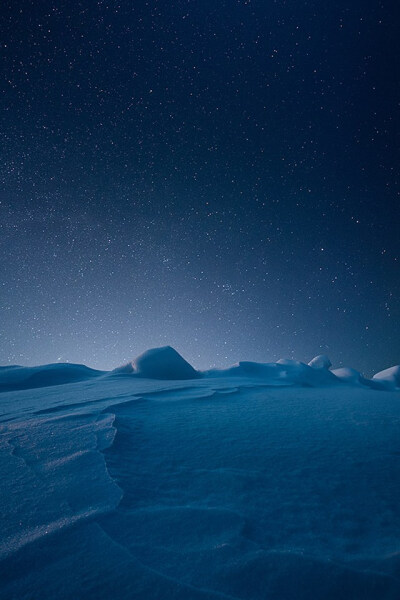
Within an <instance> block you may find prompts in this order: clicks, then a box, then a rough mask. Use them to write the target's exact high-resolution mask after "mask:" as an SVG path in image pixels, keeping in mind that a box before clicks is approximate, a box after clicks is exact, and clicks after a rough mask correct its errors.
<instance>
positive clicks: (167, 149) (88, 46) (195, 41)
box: [0, 0, 400, 374]
mask: <svg viewBox="0 0 400 600" xmlns="http://www.w3.org/2000/svg"><path fill="white" fill-rule="evenodd" d="M0 12H1V23H2V32H3V34H2V36H1V53H2V63H3V77H2V95H1V103H2V110H1V132H2V133H1V138H2V144H1V148H2V150H1V156H2V160H1V166H0V177H1V190H0V217H1V218H0V264H1V273H2V278H1V282H0V285H1V287H0V311H1V312H0V319H1V330H0V334H1V348H0V364H10V363H11V364H12V363H18V364H43V363H47V362H56V361H57V360H60V361H71V362H79V363H85V364H87V365H89V366H91V367H97V368H113V367H115V366H117V365H119V364H121V363H123V362H124V361H127V360H130V359H131V358H133V357H134V356H135V355H137V354H139V353H140V352H142V351H143V350H145V349H147V348H149V347H152V346H157V345H165V344H170V345H172V346H174V347H175V348H176V349H177V350H178V351H179V352H181V353H182V354H183V356H185V358H187V359H188V360H189V361H190V362H192V364H193V365H194V366H196V367H198V368H207V367H210V366H214V365H217V366H224V365H227V364H230V363H233V362H235V361H237V360H258V361H273V360H277V359H279V358H281V357H288V358H297V359H299V360H310V359H311V358H312V357H313V356H314V355H315V354H318V353H321V352H324V353H327V354H329V356H330V357H331V360H332V362H333V363H334V365H335V366H339V365H341V364H351V365H352V366H354V367H356V368H358V369H360V370H362V371H364V372H365V374H371V373H372V372H374V371H378V370H380V369H382V368H385V367H387V366H390V365H392V364H398V363H399V362H400V357H399V347H398V339H399V333H400V327H399V322H400V321H399V319H400V305H399V295H400V277H399V256H400V243H399V237H400V236H399V140H398V137H399V91H400V86H399V77H398V65H397V63H398V56H399V43H398V41H397V38H398V36H397V31H396V26H395V22H396V18H397V17H398V16H399V15H398V10H397V9H396V8H394V7H393V6H392V4H391V3H387V2H380V1H372V2H368V3H367V4H366V3H365V2H361V1H356V2H351V3H350V2H344V1H339V2H336V3H334V5H331V4H329V6H328V5H326V6H321V3H318V2H316V1H308V2H295V1H289V0H287V1H285V0H282V1H277V0H276V1H272V0H268V1H265V0H263V1H261V0H242V1H238V0H229V1H221V2H217V3H216V2H210V1H209V0H204V1H202V2H198V1H195V0H191V1H190V0H181V1H177V0H172V2H167V1H160V2H157V1H155V0H154V1H150V0H149V1H147V2H144V1H139V2H126V1H123V2H107V1H98V2H95V1H93V2H89V1H87V0H83V1H80V2H74V3H68V2H66V1H62V2H57V3H55V2H49V1H48V0H43V1H42V2H40V3H37V2H29V1H26V0H25V1H21V2H17V3H11V2H5V3H3V6H2V7H1V9H0Z"/></svg>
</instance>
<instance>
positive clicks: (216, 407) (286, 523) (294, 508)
mask: <svg viewBox="0 0 400 600" xmlns="http://www.w3.org/2000/svg"><path fill="white" fill-rule="evenodd" d="M178 362H179V361H178ZM156 363H157V361H156ZM316 363H317V364H315V365H314V366H313V365H311V367H308V369H313V370H315V372H317V371H318V372H319V373H320V375H318V377H319V378H320V379H319V380H318V381H319V385H317V384H316V380H313V381H312V384H311V385H312V387H310V383H309V378H310V371H309V370H308V369H305V366H304V365H303V364H302V363H293V362H292V361H281V362H280V363H275V364H276V365H277V366H275V367H274V366H273V365H272V364H270V365H264V366H258V367H256V366H254V365H255V363H244V365H245V366H244V368H243V367H241V366H240V365H238V367H234V368H233V371H229V372H228V373H227V372H224V373H221V372H219V373H218V376H216V374H215V373H213V374H201V375H202V376H198V375H196V378H195V379H189V380H188V379H181V380H168V381H166V380H161V379H149V378H145V377H143V376H132V375H131V374H129V372H128V373H127V372H125V373H121V372H119V373H110V374H105V375H104V374H100V375H98V376H96V377H90V378H87V379H85V380H84V381H80V382H75V383H66V384H59V385H57V386H52V387H48V386H46V387H42V388H38V387H36V388H34V389H25V390H15V391H9V392H3V393H2V394H1V395H0V415H1V416H0V427H1V437H0V469H1V470H0V475H1V495H0V510H1V515H2V520H1V525H0V528H1V529H0V532H1V538H0V561H1V562H0V597H1V598H2V599H7V600H8V599H18V600H20V599H39V598H40V599H41V598H43V599H54V598H57V599H58V598H65V599H68V600H69V599H80V598H82V599H95V598H96V599H103V598H104V599H108V598H113V599H124V600H125V599H128V598H129V599H132V598H133V599H138V600H139V599H140V600H155V599H162V600H168V599H182V600H183V599H185V600H191V599H193V600H195V599H200V598H201V599H210V600H211V599H214V598H215V599H217V598H229V599H233V598H234V599H255V600H256V599H257V600H258V599H267V598H268V599H272V600H275V599H276V600H286V599H287V600H292V599H296V600H298V599H299V600H306V599H307V600H309V599H321V600H322V599H324V600H330V599H335V600H336V599H337V598H341V599H349V600H350V599H351V600H357V599H360V600H361V599H362V600H365V599H366V600H369V599H398V598H399V597H400V575H399V561H400V558H399V557H400V554H399V544H400V542H399V540H400V519H399V516H400V508H399V502H398V498H399V497H400V471H399V467H400V465H399V463H400V393H399V391H392V392H382V391H377V390H374V389H370V388H369V386H368V385H367V386H366V385H364V384H363V383H362V382H361V383H360V381H359V379H358V378H357V377H356V376H354V373H350V375H351V376H350V375H349V376H348V377H347V376H346V377H344V376H343V374H340V373H339V375H342V376H343V377H342V376H341V377H339V378H337V377H336V376H335V375H333V374H332V372H331V371H329V366H327V363H326V362H324V361H316ZM249 365H250V366H249ZM148 366H149V365H147V366H146V368H148ZM156 366H157V365H156V364H155V365H151V368H152V369H154V368H156ZM175 366H176V365H175ZM189 366H190V365H189ZM136 368H137V367H136ZM185 369H186V366H185ZM321 373H322V374H321ZM326 373H327V374H326ZM396 374H397V372H396V371H395V372H393V371H390V373H389V374H386V375H385V374H384V375H383V379H385V377H389V378H390V382H391V389H394V388H395V383H396V380H395V383H394V384H393V379H394V378H395V376H396ZM211 375H212V376H211ZM331 375H332V377H333V378H334V379H332V378H331ZM336 379H337V381H336ZM378 379H379V377H378ZM385 381H386V379H385ZM392 384H393V385H392Z"/></svg>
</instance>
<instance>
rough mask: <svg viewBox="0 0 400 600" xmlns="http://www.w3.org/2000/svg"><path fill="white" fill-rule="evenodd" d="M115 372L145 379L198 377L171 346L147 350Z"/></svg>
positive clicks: (197, 373) (194, 370)
mask: <svg viewBox="0 0 400 600" xmlns="http://www.w3.org/2000/svg"><path fill="white" fill-rule="evenodd" d="M115 372H118V373H132V374H133V375H137V376H139V377H145V378H147V379H196V378H198V377H200V373H199V372H198V371H196V369H194V368H193V367H192V365H190V364H189V363H188V362H187V361H186V360H185V359H184V358H183V357H182V356H181V355H180V354H179V352H177V351H176V350H174V348H171V346H164V347H162V348H152V349H151V350H147V351H146V352H144V353H143V354H141V355H140V356H138V357H137V358H135V360H133V361H132V362H131V363H128V364H127V365H124V366H123V367H120V369H117V371H114V373H115Z"/></svg>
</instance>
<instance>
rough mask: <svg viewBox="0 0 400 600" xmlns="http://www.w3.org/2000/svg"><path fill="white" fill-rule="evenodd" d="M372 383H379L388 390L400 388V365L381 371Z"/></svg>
mask: <svg viewBox="0 0 400 600" xmlns="http://www.w3.org/2000/svg"><path fill="white" fill-rule="evenodd" d="M372 381H379V383H382V384H384V385H386V386H387V388H388V389H395V388H400V365H396V366H394V367H389V369H385V370H384V371H379V373H376V374H375V375H374V376H373V378H372Z"/></svg>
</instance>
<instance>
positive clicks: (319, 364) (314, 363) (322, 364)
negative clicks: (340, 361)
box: [308, 354, 332, 369]
mask: <svg viewBox="0 0 400 600" xmlns="http://www.w3.org/2000/svg"><path fill="white" fill-rule="evenodd" d="M308 366H309V367H313V369H330V368H331V366H332V363H331V361H330V360H329V358H328V357H327V356H326V354H319V355H318V356H315V357H314V358H313V359H312V360H310V362H309V363H308Z"/></svg>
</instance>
